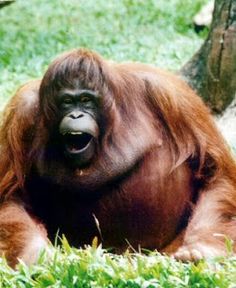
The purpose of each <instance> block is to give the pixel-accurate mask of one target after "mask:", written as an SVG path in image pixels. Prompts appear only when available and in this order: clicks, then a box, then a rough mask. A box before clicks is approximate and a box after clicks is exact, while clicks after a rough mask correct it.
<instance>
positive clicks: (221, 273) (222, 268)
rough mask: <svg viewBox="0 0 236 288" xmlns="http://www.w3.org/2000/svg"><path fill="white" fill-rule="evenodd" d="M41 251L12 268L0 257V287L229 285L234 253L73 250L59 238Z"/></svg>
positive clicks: (234, 281)
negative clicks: (31, 261) (201, 257)
mask: <svg viewBox="0 0 236 288" xmlns="http://www.w3.org/2000/svg"><path fill="white" fill-rule="evenodd" d="M51 253H52V255H51V256H50V257H48V255H46V254H42V255H41V257H40V259H39V262H38V264H36V265H34V266H31V267H27V266H26V265H24V263H21V264H20V265H19V266H18V270H16V271H14V270H12V269H11V268H9V267H8V266H7V265H6V263H5V261H4V260H2V262H0V279H1V280H0V288H5V287H22V288H23V287H26V288H30V287H38V288H40V287H41V288H42V287H50V288H61V287H65V288H70V287H71V288H72V287H78V288H79V287H83V288H89V287H93V288H100V287H104V288H112V287H114V288H123V287H124V288H125V287H132V288H139V287H142V288H156V287H164V288H171V287H173V288H176V287H178V288H180V287H186V288H187V287H191V288H195V287H196V288H211V287H220V288H226V287H232V288H233V287H235V285H236V258H229V259H227V260H226V259H217V260H214V261H213V260H212V261H210V260H208V261H200V262H199V263H196V264H194V263H181V262H178V261H176V260H174V259H173V258H170V257H166V256H163V255H160V254H158V253H156V252H151V253H150V254H149V255H148V256H145V255H142V254H140V253H135V254H132V253H128V252H127V253H126V254H125V255H122V256H120V255H114V254H110V253H108V252H106V251H105V250H103V249H102V248H101V247H97V248H93V247H87V248H86V249H73V248H71V247H70V246H69V245H68V243H67V242H66V240H65V239H63V246H62V248H57V249H52V251H51Z"/></svg>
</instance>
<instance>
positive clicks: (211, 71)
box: [180, 0, 236, 113]
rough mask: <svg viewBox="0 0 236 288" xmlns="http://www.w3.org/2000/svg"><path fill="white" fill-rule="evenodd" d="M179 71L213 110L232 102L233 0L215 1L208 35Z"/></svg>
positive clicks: (235, 70) (235, 91)
mask: <svg viewBox="0 0 236 288" xmlns="http://www.w3.org/2000/svg"><path fill="white" fill-rule="evenodd" d="M180 73H181V75H182V76H183V77H184V78H185V80H186V81H187V82H188V83H189V84H190V86H192V87H193V89H195V90H196V91H197V93H198V94H199V95H200V96H202V97H203V99H204V100H205V101H206V103H207V104H208V105H209V106H210V108H211V109H212V110H213V111H214V112H216V113H219V112H221V111H222V110H224V109H225V108H226V107H227V106H228V105H229V104H230V103H231V102H232V100H233V99H234V97H235V95H236V0H215V7H214V13H213V21H212V24H211V28H210V31H209V34H208V37H207V39H206V41H205V42H204V44H203V45H202V47H201V48H200V50H199V51H198V52H197V53H196V54H195V55H194V56H193V57H192V59H190V61H189V62H187V63H186V64H185V65H184V66H183V68H182V69H181V71H180Z"/></svg>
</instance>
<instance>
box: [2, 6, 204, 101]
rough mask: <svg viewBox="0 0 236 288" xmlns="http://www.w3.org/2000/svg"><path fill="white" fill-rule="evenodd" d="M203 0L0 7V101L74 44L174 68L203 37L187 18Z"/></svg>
mask: <svg viewBox="0 0 236 288" xmlns="http://www.w3.org/2000/svg"><path fill="white" fill-rule="evenodd" d="M206 1H207V0H195V1H192V0H169V1H166V0H121V1H117V0H111V1H107V0H97V1H93V0H66V1H62V0H50V1H48V0H41V1H39V0H31V1H24V0H18V1H16V2H15V3H14V4H12V5H10V6H7V7H5V8H4V9H1V10H0V103H2V105H3V104H4V103H5V101H6V99H8V98H9V96H10V95H12V93H13V92H14V91H15V89H16V88H17V87H18V86H19V85H20V84H23V83H24V82H26V81H28V80H30V79H32V78H38V77H41V76H42V73H43V72H44V71H45V69H46V67H47V65H48V63H49V62H50V61H51V60H52V59H53V58H55V56H56V55H57V54H59V53H61V52H62V51H65V50H68V49H71V48H75V47H88V48H90V49H93V50H96V51H97V52H100V53H101V54H102V55H103V56H105V57H107V58H111V59H114V60H117V61H125V60H126V61H127V60H129V61H130V60H132V61H133V60H135V61H142V62H148V63H152V64H154V65H157V66H160V67H166V68H168V69H173V70H175V69H178V68H179V67H180V66H181V65H182V64H183V63H184V62H185V61H187V60H188V59H189V58H190V57H191V55H192V54H193V53H194V51H196V50H197V49H198V47H199V46H200V44H201V42H202V39H201V37H200V36H198V35H196V34H195V32H194V30H193V24H192V18H193V15H194V14H195V13H196V12H197V11H198V10H199V8H200V6H201V5H202V4H203V3H205V2H206Z"/></svg>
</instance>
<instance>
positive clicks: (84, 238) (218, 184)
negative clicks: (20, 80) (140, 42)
mask: <svg viewBox="0 0 236 288" xmlns="http://www.w3.org/2000/svg"><path fill="white" fill-rule="evenodd" d="M75 80H76V81H75ZM75 83H77V84H75ZM78 83H80V84H79V85H84V86H85V87H86V88H89V89H92V90H95V91H97V92H98V93H99V94H101V95H102V96H103V99H104V100H103V104H102V108H101V109H102V113H103V118H104V123H105V124H104V126H103V127H101V129H102V131H103V130H104V131H105V132H104V134H102V135H101V138H100V139H99V145H100V146H99V148H98V150H97V154H96V157H95V160H94V162H93V163H92V164H91V165H90V166H89V167H87V168H84V169H82V170H81V169H75V170H73V171H71V170H68V169H67V167H65V163H64V162H63V161H61V158H59V159H51V160H50V161H49V159H47V156H46V154H45V151H47V149H48V145H49V143H51V142H50V141H52V139H51V138H52V135H53V133H54V131H55V130H56V129H57V126H56V125H57V124H56V123H57V119H58V111H57V106H56V100H55V97H56V95H57V92H58V91H60V89H61V88H63V87H73V86H75V85H78ZM81 83H83V84H81ZM0 144H1V154H0V179H1V181H0V195H1V197H0V199H1V203H2V204H1V208H0V244H1V246H0V251H1V253H4V254H5V255H6V256H7V257H8V259H9V261H10V263H16V258H17V257H20V255H21V252H22V251H24V253H26V254H27V245H28V242H29V237H31V236H29V235H31V234H32V233H35V231H36V234H37V233H38V235H39V236H40V237H41V236H42V237H43V238H44V239H45V237H46V236H45V232H44V231H43V229H38V228H37V227H38V226H37V224H36V222H35V220H33V219H34V218H32V217H31V216H30V215H34V217H37V218H38V219H39V221H41V222H42V223H44V224H45V227H46V229H47V230H48V234H49V237H50V239H53V237H54V236H55V231H57V229H58V228H60V229H62V232H64V233H65V234H66V236H67V237H68V238H69V240H70V241H71V242H72V244H74V245H83V244H84V243H88V242H89V241H90V240H91V239H92V237H94V236H95V235H96V234H98V235H99V236H101V235H100V232H101V233H102V237H100V238H101V241H103V243H104V245H105V246H108V247H115V248H116V249H117V251H120V250H122V249H125V247H126V242H125V239H127V240H128V241H129V242H130V243H131V244H132V245H133V246H134V247H138V246H139V245H141V246H142V247H145V248H151V249H152V248H157V249H159V250H161V251H166V252H171V253H174V255H175V256H176V258H178V259H183V260H195V259H199V258H201V257H211V256H217V255H224V254H225V253H226V250H225V237H229V238H231V239H232V240H236V223H235V214H236V165H235V161H234V159H233V157H232V156H231V154H230V152H229V149H228V147H227V145H226V144H225V142H224V140H223V138H222V136H221V134H220V133H219V131H218V130H217V128H216V126H215V124H214V120H213V118H212V117H211V115H210V113H209V111H208V109H207V108H206V106H205V105H204V104H203V102H202V100H201V99H200V98H199V97H198V96H197V95H196V94H195V93H194V92H193V91H192V90H191V89H190V88H189V87H188V86H187V85H186V84H185V83H184V82H183V81H181V80H180V79H179V78H178V77H177V76H175V75H172V74H170V73H168V72H165V71H162V70H160V69H157V68H154V67H152V66H149V65H144V64H137V63H124V64H116V63H110V62H108V61H106V60H104V59H102V58H101V57H100V56H99V55H97V54H96V53H94V52H91V51H87V50H74V51H72V52H69V53H66V54H63V55H62V56H60V57H58V58H57V59H56V60H55V61H54V62H53V63H52V64H51V65H50V66H49V69H48V71H47V72H46V74H45V76H44V78H43V80H42V82H41V81H33V82H30V83H28V84H26V85H25V86H23V87H22V88H20V89H19V91H18V92H17V93H16V95H15V96H14V97H13V98H12V100H11V101H10V103H9V105H8V107H7V108H6V111H5V114H4V119H3V124H2V128H1V132H0ZM84 194H85V195H86V196H83V195H84ZM81 195H82V196H81ZM83 197H85V198H86V197H87V198H86V199H83ZM13 203H14V204H13ZM12 205H13V206H14V208H12ZM24 207H25V208H24ZM6 213H8V214H7V215H11V216H9V220H8V218H6V216H5V215H6ZM93 215H95V216H96V219H97V221H98V222H99V225H100V229H101V231H97V228H96V225H95V224H94V217H93ZM10 219H11V220H10ZM98 232H99V233H98ZM4 233H7V234H8V237H7V238H4V236H1V235H2V234H3V235H4ZM179 233H180V234H179ZM178 235H180V236H178ZM176 237H177V238H176ZM175 239H176V240H175ZM2 247H3V248H2ZM14 247H16V249H15V248H14ZM13 248H14V249H13ZM233 248H234V250H235V249H236V246H235V245H233ZM29 250H30V249H28V251H29ZM13 251H14V252H13ZM29 253H31V252H29ZM23 258H24V259H26V262H27V259H28V258H27V257H23Z"/></svg>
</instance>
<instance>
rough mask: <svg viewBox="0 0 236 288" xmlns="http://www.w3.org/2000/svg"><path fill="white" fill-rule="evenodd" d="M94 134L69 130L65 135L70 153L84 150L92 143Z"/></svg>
mask: <svg viewBox="0 0 236 288" xmlns="http://www.w3.org/2000/svg"><path fill="white" fill-rule="evenodd" d="M92 139H93V136H92V135H90V134H88V133H84V132H67V133H66V134H65V135H64V141H65V148H66V151H67V152H68V153H69V154H78V153H82V152H84V151H85V150H86V149H87V148H88V147H89V145H90V144H91V142H92Z"/></svg>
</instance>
